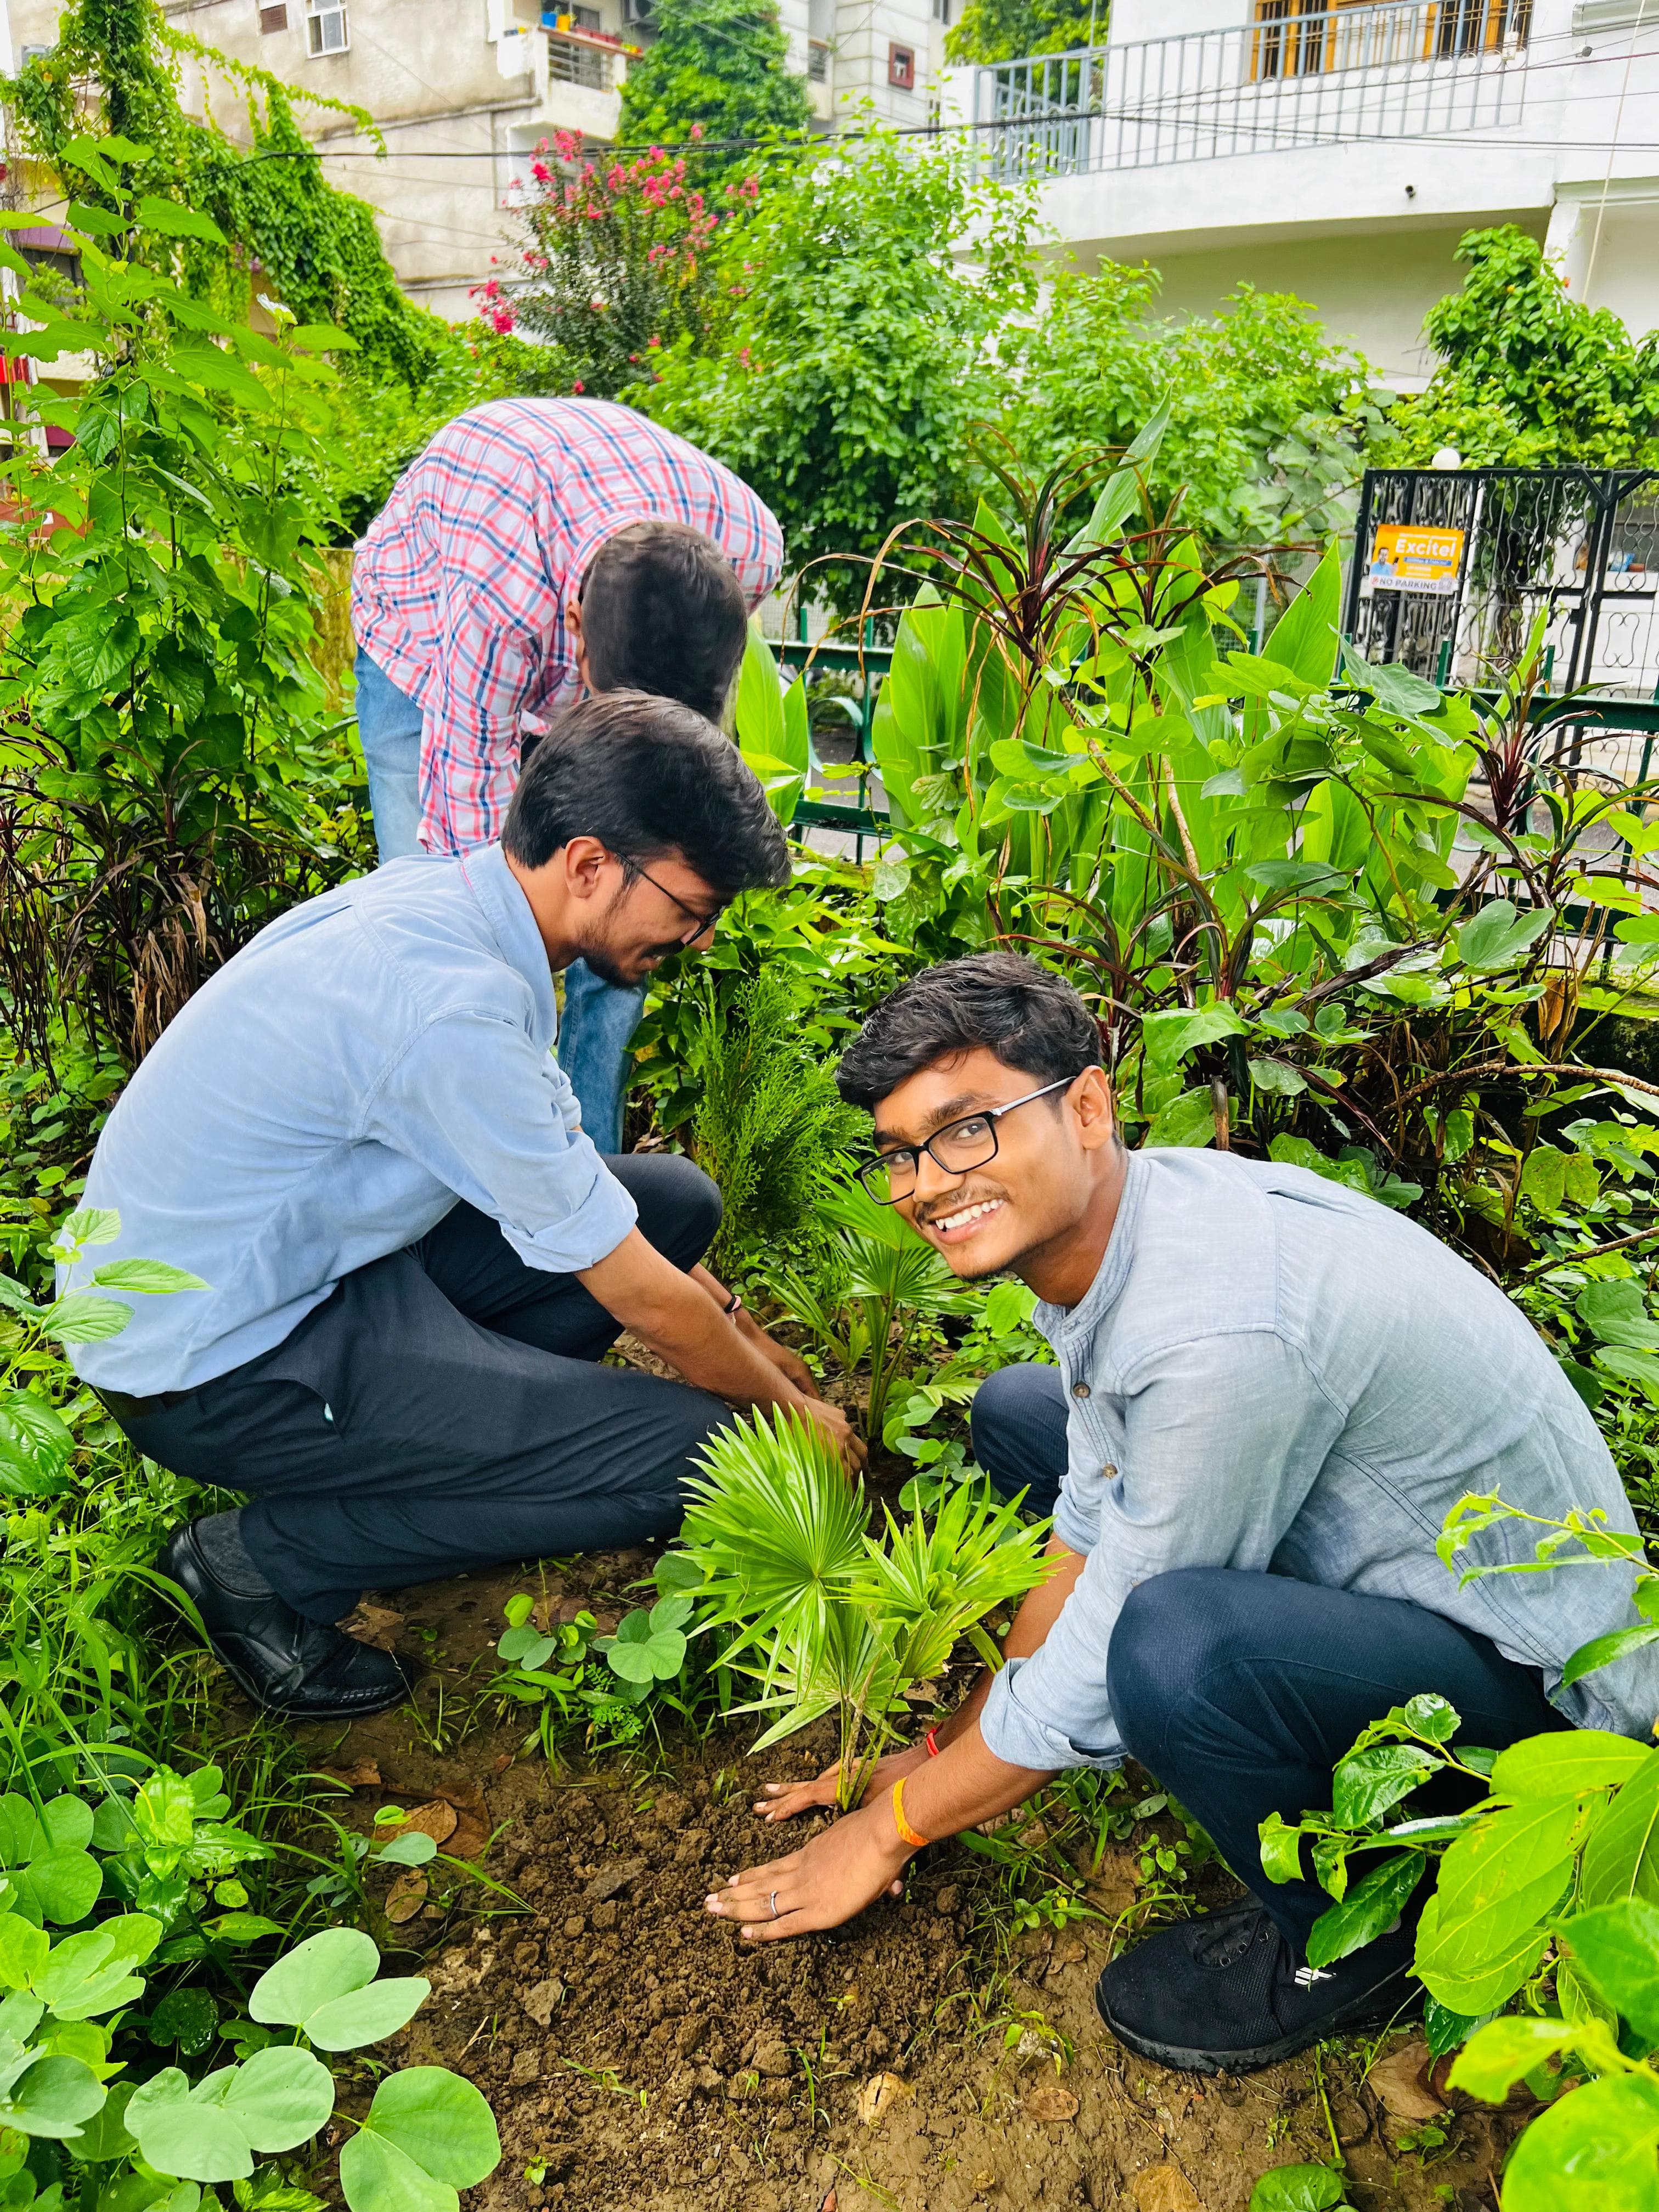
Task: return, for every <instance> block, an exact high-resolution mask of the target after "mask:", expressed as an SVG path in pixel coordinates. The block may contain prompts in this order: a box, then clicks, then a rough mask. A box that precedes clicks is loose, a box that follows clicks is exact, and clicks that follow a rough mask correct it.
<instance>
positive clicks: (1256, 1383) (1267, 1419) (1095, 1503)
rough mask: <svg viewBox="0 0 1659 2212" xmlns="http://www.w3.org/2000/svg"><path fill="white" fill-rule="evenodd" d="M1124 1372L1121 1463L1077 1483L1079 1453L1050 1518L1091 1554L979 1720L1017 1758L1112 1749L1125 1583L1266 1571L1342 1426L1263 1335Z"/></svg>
mask: <svg viewBox="0 0 1659 2212" xmlns="http://www.w3.org/2000/svg"><path fill="white" fill-rule="evenodd" d="M1131 1382H1132V1387H1131V1388H1129V1389H1127V1391H1126V1392H1125V1394H1124V1413H1125V1431H1126V1437H1127V1442H1126V1445H1125V1448H1124V1454H1123V1465H1122V1466H1121V1467H1120V1468H1112V1469H1103V1470H1100V1471H1098V1472H1097V1473H1095V1474H1093V1475H1092V1478H1091V1481H1090V1482H1089V1483H1087V1484H1085V1483H1084V1482H1083V1481H1082V1480H1080V1477H1079V1468H1078V1466H1077V1462H1076V1461H1075V1459H1074V1460H1073V1468H1072V1470H1071V1471H1070V1472H1069V1473H1068V1474H1067V1478H1066V1492H1072V1493H1073V1495H1072V1498H1071V1501H1070V1504H1069V1505H1067V1504H1066V1492H1062V1510H1061V1511H1060V1513H1058V1514H1057V1515H1056V1517H1055V1531H1056V1534H1058V1535H1059V1537H1060V1541H1061V1542H1062V1543H1064V1544H1066V1545H1067V1546H1069V1547H1072V1548H1073V1549H1077V1550H1081V1551H1085V1552H1086V1553H1087V1558H1086V1559H1085V1564H1084V1568H1083V1571H1082V1573H1081V1574H1080V1575H1079V1577H1078V1579H1077V1583H1076V1585H1075V1587H1074V1588H1073V1591H1072V1594H1071V1595H1070V1596H1069V1597H1068V1598H1067V1599H1066V1603H1065V1604H1064V1606H1062V1607H1061V1608H1060V1618H1059V1619H1058V1620H1056V1621H1055V1623H1054V1626H1053V1627H1052V1628H1051V1629H1050V1630H1049V1632H1048V1636H1047V1638H1045V1640H1044V1642H1043V1643H1042V1646H1041V1648H1040V1649H1039V1650H1036V1651H1035V1652H1033V1653H1032V1654H1031V1656H1030V1658H1028V1659H1024V1660H1017V1659H1011V1660H1010V1661H1009V1662H1008V1664H1007V1665H1006V1667H1005V1668H1002V1670H1001V1671H1000V1673H999V1674H998V1675H997V1678H996V1680H994V1682H993V1684H992V1685H991V1692H990V1696H989V1698H988V1699H987V1702H986V1706H985V1710H984V1712H983V1714H982V1715H981V1722H980V1726H981V1733H982V1735H983V1736H984V1739H985V1742H986V1744H987V1747H988V1748H989V1749H990V1750H991V1751H992V1752H994V1753H995V1754H996V1756H997V1757H998V1758H999V1759H1007V1760H1008V1761H1009V1762H1010V1764H1011V1765H1016V1766H1031V1767H1072V1766H1096V1767H1106V1766H1115V1765H1117V1764H1118V1763H1119V1762H1120V1761H1121V1759H1122V1758H1123V1756H1124V1748H1123V1741H1122V1738H1121V1735H1120V1734H1119V1732H1118V1727H1117V1723H1116V1722H1115V1719H1114V1717H1113V1715H1112V1709H1111V1700H1110V1699H1109V1697H1108V1695H1107V1689H1106V1679H1107V1663H1108V1660H1109V1655H1110V1650H1111V1642H1112V1632H1113V1630H1114V1629H1115V1626H1116V1625H1117V1617H1118V1615H1119V1613H1121V1611H1122V1609H1123V1605H1124V1601H1125V1600H1126V1599H1127V1596H1128V1595H1129V1593H1130V1591H1131V1590H1132V1589H1133V1588H1134V1587H1135V1585H1136V1583H1142V1582H1146V1581H1147V1580H1149V1579H1150V1577H1152V1576H1154V1575H1161V1574H1167V1573H1169V1572H1170V1571H1172V1570H1174V1569H1175V1568H1177V1567H1200V1566H1204V1567H1239V1568H1245V1569H1254V1570H1255V1571H1259V1572H1265V1571H1266V1570H1267V1566H1268V1565H1269V1564H1270V1563H1271V1561H1272V1559H1273V1553H1274V1552H1275V1551H1276V1550H1277V1548H1278V1547H1279V1542H1280V1541H1281V1540H1282V1538H1283V1537H1284V1535H1285V1532H1286V1530H1287V1529H1288V1528H1289V1527H1290V1525H1291V1521H1292V1520H1293V1519H1294V1518H1295V1516H1296V1515H1297V1511H1298V1510H1299V1509H1300V1507H1301V1504H1302V1502H1303V1500H1304V1498H1305V1497H1306V1496H1307V1493H1308V1491H1309V1489H1310V1486H1311V1485H1312V1483H1313V1481H1314V1480H1315V1478H1316V1475H1317V1474H1318V1473H1319V1470H1320V1468H1322V1466H1323V1465H1324V1462H1325V1460H1326V1457H1327V1455H1328V1453H1329V1451H1330V1449H1331V1446H1332V1445H1333V1443H1334V1442H1335V1439H1336V1437H1338V1436H1339V1435H1340V1431H1341V1428H1342V1422H1343V1413H1342V1409H1341V1408H1340V1407H1338V1406H1337V1405H1335V1404H1334V1402H1333V1401H1331V1400H1330V1399H1329V1398H1328V1397H1327V1396H1326V1395H1325V1393H1324V1392H1323V1391H1322V1389H1320V1387H1319V1385H1318V1383H1317V1382H1316V1378H1315V1377H1314V1376H1312V1375H1311V1374H1310V1371H1309V1370H1308V1368H1307V1365H1306V1363H1305V1362H1304V1360H1303V1358H1301V1355H1300V1354H1299V1353H1298V1352H1297V1351H1296V1350H1295V1349H1294V1347H1293V1346H1290V1345H1287V1344H1285V1342H1284V1341H1283V1340H1281V1339H1280V1338H1279V1337H1278V1336H1276V1335H1274V1334H1271V1333H1268V1332H1266V1331H1263V1332H1261V1333H1260V1334H1237V1335H1225V1336H1215V1337H1206V1338H1201V1339H1199V1340H1196V1341H1194V1342H1191V1343H1187V1344H1182V1345H1178V1346H1173V1347H1171V1348H1170V1350H1168V1351H1165V1352H1159V1353H1158V1355H1157V1356H1156V1357H1155V1358H1152V1359H1150V1360H1148V1361H1146V1362H1145V1363H1143V1365H1142V1369H1141V1371H1140V1372H1139V1374H1138V1375H1137V1376H1134V1377H1133V1378H1131ZM1072 1530H1075V1532H1076V1537H1075V1538H1074V1536H1073V1534H1072V1533H1068V1532H1069V1531H1072ZM1078 1539H1080V1540H1081V1541H1077V1540H1078Z"/></svg>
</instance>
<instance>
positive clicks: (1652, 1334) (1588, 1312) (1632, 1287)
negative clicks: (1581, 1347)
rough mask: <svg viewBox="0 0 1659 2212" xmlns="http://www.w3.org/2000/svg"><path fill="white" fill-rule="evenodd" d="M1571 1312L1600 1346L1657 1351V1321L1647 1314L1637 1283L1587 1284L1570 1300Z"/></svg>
mask: <svg viewBox="0 0 1659 2212" xmlns="http://www.w3.org/2000/svg"><path fill="white" fill-rule="evenodd" d="M1573 1310H1574V1312H1575V1313H1576V1314H1577V1316H1578V1318H1579V1319H1580V1321H1583V1322H1589V1326H1590V1328H1592V1329H1593V1330H1594V1331H1595V1335H1596V1337H1597V1339H1598V1340H1599V1341H1600V1342H1601V1343H1602V1344H1624V1345H1628V1346H1631V1347H1632V1349H1633V1350H1636V1351H1638V1352H1652V1351H1655V1350H1659V1322H1655V1321H1654V1320H1653V1319H1652V1317H1651V1316H1650V1314H1649V1312H1648V1304H1647V1300H1646V1298H1645V1297H1644V1296H1643V1294H1642V1286H1641V1285H1640V1284H1639V1283H1633V1282H1631V1281H1630V1280H1628V1279H1626V1280H1623V1281H1620V1282H1612V1283H1590V1284H1588V1285H1586V1286H1585V1287H1584V1289H1583V1290H1582V1291H1580V1292H1579V1294H1578V1296H1577V1299H1576V1300H1575V1301H1574V1304H1573Z"/></svg>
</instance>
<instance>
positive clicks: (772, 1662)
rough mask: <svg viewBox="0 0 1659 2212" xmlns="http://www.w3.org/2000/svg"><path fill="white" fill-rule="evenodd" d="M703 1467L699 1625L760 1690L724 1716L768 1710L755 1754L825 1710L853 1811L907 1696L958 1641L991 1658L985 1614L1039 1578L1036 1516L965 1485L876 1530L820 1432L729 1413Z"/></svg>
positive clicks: (697, 1533)
mask: <svg viewBox="0 0 1659 2212" xmlns="http://www.w3.org/2000/svg"><path fill="white" fill-rule="evenodd" d="M702 1467H703V1468H704V1469H705V1470H706V1472H704V1473H703V1474H698V1475H696V1476H694V1477H693V1478H692V1479H691V1481H690V1492H691V1498H692V1503H691V1504H690V1507H689V1508H688V1510H687V1512H686V1517H685V1526H684V1532H683V1542H684V1556H685V1558H686V1559H688V1560H689V1561H690V1565H692V1566H693V1567H694V1568H696V1571H697V1572H698V1574H699V1576H700V1577H701V1580H700V1582H699V1583H698V1584H697V1585H696V1589H695V1592H694V1593H693V1594H694V1595H696V1599H697V1601H698V1606H699V1613H698V1620H697V1631H696V1632H699V1633H707V1632H714V1631H731V1632H733V1633H732V1634H731V1635H730V1636H729V1638H728V1640H727V1641H726V1644H725V1648H724V1650H722V1652H721V1660H722V1663H723V1664H724V1665H725V1666H726V1667H728V1668H732V1669H734V1670H735V1671H737V1672H738V1673H742V1674H747V1675H749V1676H750V1678H751V1679H753V1680H756V1681H757V1682H758V1684H759V1686H760V1687H759V1692H758V1694H757V1696H756V1697H755V1698H754V1699H752V1700H751V1701H750V1703H749V1704H747V1705H742V1706H739V1707H738V1708H737V1709H736V1710H738V1711H744V1712H757V1713H762V1714H776V1715H777V1717H776V1718H775V1720H773V1722H772V1723H771V1725H770V1726H769V1728H767V1729H766V1730H765V1731H764V1733H763V1735H761V1736H760V1737H759V1739H758V1740H757V1743H756V1745H755V1749H757V1750H760V1749H763V1747H765V1746H767V1745H769V1744H772V1743H776V1742H778V1741H781V1739H782V1738H783V1737H784V1736H787V1735H792V1734H793V1732H794V1731H795V1730H796V1729H800V1728H804V1727H805V1726H806V1725H807V1724H808V1723H810V1722H811V1721H813V1720H816V1719H817V1718H818V1717H820V1716H821V1715H822V1714H824V1713H828V1712H834V1713H835V1714H836V1716H837V1718H838V1721H839V1724H840V1730H841V1746H842V1750H841V1770H842V1778H841V1799H842V1804H843V1805H844V1806H845V1805H851V1804H855V1803H856V1802H858V1799H859V1797H860V1795H861V1794H862V1790H863V1784H864V1782H865V1779H866V1778H867V1776H868V1774H869V1771H870V1770H871V1768H872V1766H873V1765H874V1764H875V1762H876V1760H877V1759H879V1758H880V1756H881V1753H882V1751H883V1749H884V1747H885V1745H886V1744H887V1743H888V1742H889V1741H890V1740H891V1738H892V1735H893V1733H894V1717H895V1716H896V1715H897V1714H900V1713H902V1712H903V1711H905V1710H906V1707H905V1705H904V1693H905V1692H906V1691H907V1690H908V1689H909V1688H910V1687H911V1686H912V1685H913V1684H915V1683H916V1682H918V1681H920V1680H923V1679H925V1678H926V1677H927V1676H929V1675H932V1674H937V1673H938V1672H939V1668H942V1667H943V1666H944V1664H945V1661H946V1660H947V1659H948V1658H949V1657H950V1656H951V1650H952V1648H953V1647H954V1645H955V1644H956V1643H957V1640H958V1638H963V1637H966V1638H968V1640H969V1642H970V1643H971V1644H973V1646H974V1648H975V1650H977V1651H978V1652H979V1654H980V1656H981V1657H982V1658H983V1659H984V1660H985V1661H986V1662H987V1664H989V1665H993V1666H997V1665H1000V1663H1001V1655H1000V1652H999V1651H998V1650H997V1647H996V1645H995V1644H994V1642H993V1641H992V1639H991V1638H990V1636H989V1635H988V1634H987V1631H986V1629H985V1627H984V1626H983V1624H984V1621H985V1619H986V1616H987V1614H988V1613H992V1612H994V1610H995V1608H996V1607H999V1606H1000V1605H1003V1604H1006V1603H1007V1602H1009V1601H1012V1600H1014V1599H1017V1598H1018V1597H1021V1596H1023V1595H1024V1593H1025V1592H1026V1591H1027V1590H1028V1589H1032V1588H1034V1587H1035V1585H1036V1583H1039V1582H1041V1581H1042V1577H1043V1575H1044V1573H1045V1571H1046V1569H1045V1567H1044V1565H1043V1562H1042V1541H1043V1538H1044V1536H1045V1535H1046V1533H1047V1526H1048V1524H1047V1523H1046V1522H1038V1523H1036V1524H1033V1525H1030V1526H1024V1525H1022V1523H1021V1521H1020V1517H1019V1515H1018V1511H1017V1510H1015V1508H1014V1507H1012V1506H1011V1505H1006V1504H998V1503H994V1501H993V1500H992V1498H990V1496H989V1494H988V1492H987V1491H986V1490H985V1489H984V1488H983V1487H981V1486H975V1487H973V1488H971V1489H970V1488H968V1487H963V1488H960V1489H958V1490H957V1491H955V1492H953V1493H951V1495H950V1496H949V1497H947V1498H945V1500H944V1501H943V1502H942V1504H940V1506H939V1510H938V1512H937V1514H936V1515H935V1516H934V1517H933V1519H932V1520H931V1521H926V1520H924V1519H923V1518H922V1517H921V1516H920V1515H912V1516H908V1518H907V1519H906V1520H905V1521H903V1522H896V1521H895V1520H894V1518H893V1516H892V1515H891V1514H890V1513H889V1514H887V1515H886V1516H885V1519H886V1528H885V1534H884V1538H880V1539H878V1538H877V1537H875V1536H872V1535H871V1534H868V1533H867V1530H866V1520H867V1517H868V1509H867V1506H866V1501H865V1498H864V1492H863V1489H862V1486H860V1485H854V1484H849V1483H848V1480H847V1477H846V1474H845V1473H844V1471H843V1470H842V1467H841V1465H840V1463H839V1462H838V1460H837V1459H836V1455H835V1454H834V1453H833V1451H832V1450H831V1449H829V1445H828V1444H827V1443H825V1442H824V1441H823V1437H822V1436H821V1433H820V1431H818V1430H817V1429H816V1428H815V1427H813V1426H811V1425H810V1424H808V1423H805V1422H803V1421H800V1420H799V1419H796V1418H794V1417H793V1416H792V1415H789V1414H787V1413H778V1414H777V1415H776V1416H775V1418H774V1419H772V1420H770V1421H768V1420H767V1419H765V1418H764V1417H763V1416H762V1415H759V1414H757V1415H756V1416H755V1418H754V1419H752V1420H741V1419H739V1420H738V1421H735V1422H734V1423H732V1425H731V1426H729V1427H728V1428H726V1429H723V1430H722V1431H720V1433H719V1435H718V1436H716V1437H714V1439H713V1440H712V1441H711V1442H710V1443H708V1445H707V1446H706V1447H705V1449H704V1450H703V1452H702Z"/></svg>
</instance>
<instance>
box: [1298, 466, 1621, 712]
mask: <svg viewBox="0 0 1659 2212" xmlns="http://www.w3.org/2000/svg"><path fill="white" fill-rule="evenodd" d="M1656 592H1659V469H1635V468H1631V469H1577V468H1571V469H1498V468H1493V469H1368V470H1367V471H1365V479H1364V484H1363V486H1362V488H1361V490H1360V498H1359V514H1358V523H1357V526H1356V531H1355V537H1354V555H1353V562H1352V568H1351V569H1350V572H1349V575H1348V584H1347V592H1346V601H1345V605H1344V610H1343V623H1342V629H1343V635H1345V636H1346V638H1348V639H1349V640H1350V641H1352V643H1353V644H1354V645H1355V646H1357V647H1358V649H1359V650H1360V652H1362V653H1364V655H1365V658H1366V659H1368V660H1374V661H1401V662H1403V663H1404V664H1405V665H1406V666H1407V668H1410V669H1413V670H1414V671H1416V672H1417V673H1418V674H1419V675H1420V676H1426V677H1428V678H1431V680H1432V681H1434V682H1437V683H1438V684H1443V685H1455V686H1459V687H1463V686H1471V685H1477V686H1478V685H1480V684H1486V683H1490V682H1492V680H1493V678H1495V677H1499V676H1501V675H1503V674H1504V673H1505V672H1507V671H1508V670H1509V669H1510V668H1511V667H1513V666H1514V665H1515V663H1516V660H1517V659H1519V658H1520V655H1521V653H1522V648H1523V647H1524V645H1525V643H1526V640H1527V636H1528V632H1529V631H1530V629H1531V627H1532V623H1533V622H1534V619H1535V617H1536V616H1537V615H1538V613H1539V611H1540V610H1543V611H1544V612H1545V614H1546V616H1547V623H1546V629H1545V637H1546V641H1547V652H1548V656H1549V658H1548V666H1547V679H1546V680H1547V684H1548V687H1549V688H1550V689H1551V690H1554V691H1565V690H1574V689H1576V688H1577V687H1578V686H1580V685H1583V684H1589V685H1594V686H1595V687H1596V688H1597V689H1598V690H1611V691H1616V692H1622V693H1623V694H1624V695H1625V696H1627V697H1640V698H1650V697H1659V608H1656V598H1655V595H1656Z"/></svg>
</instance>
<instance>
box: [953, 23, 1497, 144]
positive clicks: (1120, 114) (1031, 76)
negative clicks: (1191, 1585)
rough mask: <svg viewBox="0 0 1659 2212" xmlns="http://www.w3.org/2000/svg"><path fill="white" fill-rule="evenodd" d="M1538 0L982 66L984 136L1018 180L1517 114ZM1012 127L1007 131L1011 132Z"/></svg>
mask: <svg viewBox="0 0 1659 2212" xmlns="http://www.w3.org/2000/svg"><path fill="white" fill-rule="evenodd" d="M1530 12H1531V0H1383V4H1382V5H1374V4H1362V5H1358V6H1353V7H1340V6H1339V7H1316V8H1308V9H1297V6H1296V0H1257V5H1256V9H1255V19H1254V20H1253V21H1250V22H1248V23H1239V24H1234V25H1230V26H1229V27H1226V28H1225V29H1221V30H1214V31H1190V32H1186V33H1182V34H1180V35H1178V36H1176V37H1174V38H1169V39H1142V40H1133V41H1131V42H1129V43H1127V44H1124V45H1121V46H1113V45H1107V46H1087V47H1082V48H1079V49H1078V50H1076V51H1074V52H1071V53H1066V54H1043V55H1037V56H1035V57H1033V58H1031V59H1030V60H1026V61H1014V62H999V63H995V64H990V65H987V66H986V67H983V68H981V69H979V70H975V75H974V114H973V119H974V122H975V125H976V126H977V127H976V129H975V144H976V146H977V147H978V149H979V158H980V161H981V164H982V165H983V166H984V167H985V168H986V169H987V171H989V173H992V174H993V175H995V176H999V177H1003V178H1007V179H1025V178H1036V177H1052V176H1065V175H1072V174H1075V173H1078V172H1079V171H1083V170H1087V169H1143V168H1150V167H1153V166H1155V165H1157V164H1158V163H1162V162H1170V161H1208V160H1213V159H1215V158H1216V157H1217V156H1218V155H1228V154H1267V153H1282V152H1285V151H1286V150H1287V149H1291V148H1295V147H1300V146H1322V145H1334V144H1338V143H1341V142H1343V141H1345V140H1346V141H1355V140H1360V141H1363V140H1367V139H1384V140H1385V139H1395V138H1416V137H1432V136H1435V135H1437V134H1439V133H1444V132H1448V131H1471V130H1475V131H1478V130H1491V129H1494V128H1498V127H1500V126H1502V125H1508V124H1514V123H1518V122H1519V121H1520V120H1521V115H1522V102H1523V97H1524V92H1525V83H1526V47H1527V33H1528V24H1529V17H1530ZM1003 126H1006V127H1003Z"/></svg>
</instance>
